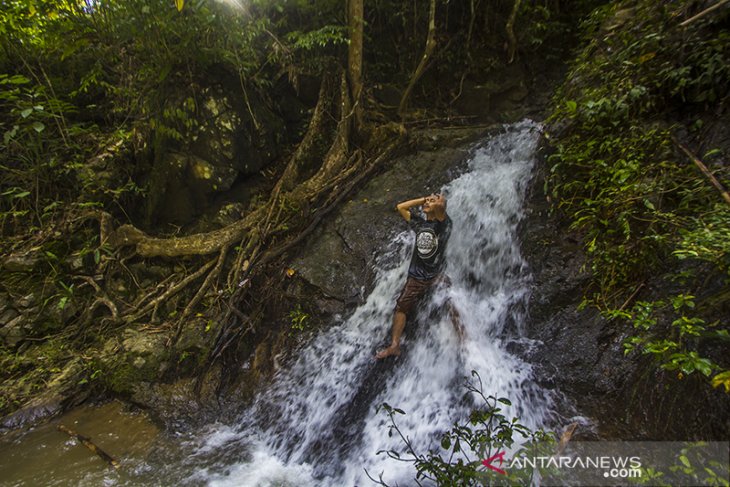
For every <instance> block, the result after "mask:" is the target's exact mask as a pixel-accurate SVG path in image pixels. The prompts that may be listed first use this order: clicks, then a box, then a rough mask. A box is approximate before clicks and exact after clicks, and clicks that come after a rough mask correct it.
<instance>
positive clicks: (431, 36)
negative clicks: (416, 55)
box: [398, 0, 436, 117]
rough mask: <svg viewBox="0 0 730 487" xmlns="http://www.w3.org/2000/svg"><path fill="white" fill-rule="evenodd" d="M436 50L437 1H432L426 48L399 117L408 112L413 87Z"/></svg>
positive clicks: (405, 93) (414, 73) (400, 107)
mask: <svg viewBox="0 0 730 487" xmlns="http://www.w3.org/2000/svg"><path fill="white" fill-rule="evenodd" d="M434 49H436V0H431V7H430V9H429V11H428V35H427V37H426V48H425V49H424V51H423V56H422V57H421V62H419V63H418V67H417V68H416V70H415V71H414V72H413V76H411V81H410V82H409V83H408V87H407V88H406V91H405V92H404V93H403V98H401V100H400V104H399V105H398V115H400V116H401V117H402V116H403V115H404V114H405V112H406V107H407V106H408V98H409V97H410V96H411V92H412V91H413V87H414V86H415V85H416V83H417V82H418V80H419V79H420V78H421V76H422V75H423V73H424V72H425V71H426V68H427V67H428V62H429V61H430V60H431V55H432V54H433V51H434Z"/></svg>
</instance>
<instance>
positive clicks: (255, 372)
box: [0, 0, 730, 425]
mask: <svg viewBox="0 0 730 487" xmlns="http://www.w3.org/2000/svg"><path fill="white" fill-rule="evenodd" d="M714 3H715V2H708V1H695V0H688V1H683V2H649V1H646V0H644V1H641V0H637V1H626V2H597V1H596V2H582V1H573V2H571V1H560V0H546V1H524V0H522V1H520V0H510V1H496V2H487V1H485V0H470V1H463V2H454V1H449V2H441V1H436V0H431V1H422V0H414V1H412V2H396V1H388V0H382V1H376V2H372V4H370V3H368V4H366V5H364V6H363V4H362V2H356V1H351V2H350V3H349V4H347V5H343V3H342V2H335V1H324V0H323V1H320V0H317V1H287V2H264V1H259V0H256V1H251V2H246V3H237V2H220V3H215V2H213V1H207V0H197V1H185V2H183V1H182V0H178V1H177V2H173V1H172V0H154V1H151V2H150V1H136V0H124V1H120V2H72V1H50V2H48V1H43V2H41V1H38V2H34V1H13V0H1V1H0V5H2V13H1V14H0V33H1V34H2V37H1V41H0V42H2V51H1V52H0V107H1V108H0V132H1V133H2V134H3V138H2V141H1V142H0V145H1V146H2V152H1V153H0V165H1V166H2V171H3V178H2V181H1V182H0V232H1V234H2V241H1V242H0V245H1V247H0V253H1V255H2V272H1V273H0V288H1V292H0V313H2V315H0V336H1V337H2V340H3V341H2V343H0V361H1V362H0V365H1V367H0V369H1V370H2V372H1V373H2V395H1V396H0V415H3V416H4V415H6V414H9V413H11V412H13V411H16V410H18V409H19V408H20V409H21V410H22V411H25V412H26V413H27V416H22V417H17V416H16V419H15V420H14V421H16V422H15V423H12V422H11V423H8V424H10V425H13V424H19V423H20V422H22V421H25V420H27V419H29V418H30V419H32V417H34V416H35V415H45V414H48V413H53V412H56V411H58V410H60V409H62V408H65V407H68V406H70V405H72V404H75V403H78V402H80V401H83V400H85V399H86V398H88V397H89V396H91V397H98V396H99V395H101V394H104V393H108V392H112V393H115V394H120V395H123V396H129V395H130V394H132V393H133V392H134V391H135V390H136V387H137V386H138V385H139V384H140V383H142V382H169V381H172V380H174V379H176V378H179V377H186V376H188V377H197V378H198V379H199V380H198V381H197V383H196V386H197V391H198V392H201V390H202V391H203V392H205V390H206V388H207V389H209V390H210V391H213V392H215V391H221V390H223V389H224V388H225V386H226V384H229V383H230V382H231V381H232V380H234V379H237V380H240V377H239V378H236V377H230V376H228V375H227V374H226V373H225V371H227V370H228V371H230V370H234V368H233V367H232V365H233V364H239V363H241V362H245V361H250V362H251V363H252V365H253V366H252V368H251V371H252V372H251V373H250V375H249V376H247V377H245V378H244V380H245V381H249V383H250V389H251V390H253V387H254V385H255V384H256V383H257V382H258V381H260V380H261V379H262V378H265V376H266V374H267V371H266V367H263V366H260V365H261V364H260V363H258V361H257V358H258V357H259V354H257V347H258V346H259V345H260V344H261V343H262V342H263V341H264V340H269V341H273V342H275V348H277V349H279V350H285V349H290V348H292V347H294V346H296V344H297V343H299V342H300V341H301V340H302V339H303V336H304V335H305V331H308V330H304V328H305V326H304V324H305V323H311V322H314V321H316V320H312V319H310V318H311V315H313V314H316V310H312V309H310V307H311V306H310V305H309V304H308V303H307V302H298V301H297V300H296V299H294V298H292V297H291V296H288V295H287V293H286V291H285V289H286V287H287V283H288V282H289V280H290V279H291V278H292V276H293V274H294V273H295V272H296V271H295V270H294V269H289V268H287V266H286V260H285V257H286V255H287V253H288V252H290V251H291V250H292V249H294V248H296V247H297V246H299V245H306V238H307V236H308V235H310V234H311V233H312V232H313V231H314V229H315V228H316V227H317V225H318V224H319V223H320V222H321V221H323V219H325V218H326V217H327V215H328V214H329V213H330V212H331V211H332V210H333V209H334V208H336V207H337V206H338V205H339V204H341V203H342V201H344V200H345V199H346V198H347V196H348V194H350V192H351V191H352V189H353V188H356V187H357V186H358V185H361V184H362V183H363V182H364V181H366V180H367V178H368V177H370V176H371V175H373V174H375V173H376V172H377V171H379V170H381V169H382V168H383V167H384V166H385V165H387V163H388V160H389V159H390V158H392V157H394V156H395V155H397V154H402V153H405V152H408V151H411V150H412V148H413V147H412V145H413V137H412V136H413V134H414V133H415V132H417V131H419V130H422V129H424V128H429V127H435V126H450V127H451V126H465V125H474V124H487V123H494V122H501V121H503V120H509V119H511V112H513V111H516V108H517V106H518V105H519V104H520V103H523V104H524V103H525V100H526V96H527V91H528V90H527V85H530V86H534V85H535V84H540V83H546V82H547V81H546V80H547V79H548V77H547V76H546V75H545V73H555V72H558V73H560V72H562V71H567V76H566V77H565V82H564V84H563V85H562V87H561V88H560V89H559V90H557V91H556V93H555V95H554V97H553V100H552V102H551V104H550V111H551V112H552V114H551V115H550V117H549V119H548V123H549V126H548V131H547V133H548V136H549V145H550V151H551V155H550V157H549V158H548V159H547V161H546V167H547V168H548V169H547V175H546V176H545V186H544V190H545V194H546V197H547V198H549V199H550V201H551V204H552V205H553V211H554V212H555V214H556V215H557V216H558V217H559V219H560V221H561V224H562V225H564V227H565V228H568V227H569V228H570V229H571V231H575V232H577V234H578V235H579V238H580V239H581V241H582V243H583V244H584V249H585V252H586V254H587V256H588V258H589V267H590V268H589V269H587V270H588V271H589V272H591V274H592V276H593V280H592V284H591V286H590V288H589V289H586V290H585V306H593V307H596V308H597V309H599V310H600V311H601V312H602V313H603V314H604V315H605V316H606V317H607V318H609V319H611V320H614V321H615V326H616V327H617V329H619V330H621V333H624V334H625V335H626V341H625V343H626V352H627V354H639V355H644V356H647V357H653V360H654V363H655V364H656V365H658V366H659V367H660V368H661V369H660V370H664V371H668V372H670V373H671V374H672V375H673V376H674V377H675V378H676V380H684V379H685V378H688V380H697V381H698V382H699V383H701V384H702V385H703V387H705V388H706V389H707V390H712V386H713V385H714V386H716V387H717V388H723V386H724V388H725V389H726V390H730V373H729V372H728V371H727V368H728V365H729V364H728V363H727V354H726V350H727V343H728V341H730V336H729V335H728V330H727V323H726V322H725V321H724V320H723V317H726V316H728V313H727V311H728V299H729V297H730V294H729V290H728V286H727V279H728V272H729V271H730V261H729V260H728V259H729V258H728V250H730V228H729V227H730V226H729V225H728V222H729V221H730V211H729V210H728V209H729V208H730V206H729V205H728V203H727V201H726V200H724V199H723V198H726V197H725V196H723V195H722V188H723V182H724V184H726V183H727V181H728V167H727V163H726V161H727V151H728V147H730V142H729V141H728V137H727V135H723V134H727V133H728V131H727V128H728V127H729V126H730V123H728V111H727V105H728V103H727V102H728V87H729V81H728V80H730V73H729V72H728V70H729V69H730V68H728V66H730V42H728V22H729V20H728V17H729V15H728V9H727V8H726V7H722V8H719V9H717V10H715V11H713V12H711V13H709V14H706V15H702V16H701V17H699V18H697V19H696V20H691V22H690V23H689V24H687V25H684V26H683V25H680V24H681V22H683V21H685V20H688V19H693V16H694V15H696V14H699V13H702V12H705V11H706V10H707V9H708V8H709V7H711V6H712V5H713V4H714ZM570 56H573V57H574V58H573V60H572V61H570V59H569V58H570ZM568 67H569V69H568ZM692 157H695V158H696V159H698V160H701V161H702V164H703V165H704V166H705V167H706V168H707V172H709V173H711V174H713V176H714V178H715V180H716V183H717V184H716V185H713V184H714V183H713V182H712V181H711V179H712V178H708V175H707V174H706V173H703V172H702V171H701V170H699V169H698V165H697V164H694V163H693V162H692ZM718 187H719V188H720V191H718ZM292 331H293V332H294V333H292ZM297 332H300V333H297ZM719 390H720V389H715V392H717V391H719Z"/></svg>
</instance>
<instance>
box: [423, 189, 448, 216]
mask: <svg viewBox="0 0 730 487" xmlns="http://www.w3.org/2000/svg"><path fill="white" fill-rule="evenodd" d="M445 210H446V198H444V195H442V194H436V193H434V194H431V195H430V196H426V202H425V203H424V204H423V211H424V212H426V213H427V214H429V213H433V212H439V211H445Z"/></svg>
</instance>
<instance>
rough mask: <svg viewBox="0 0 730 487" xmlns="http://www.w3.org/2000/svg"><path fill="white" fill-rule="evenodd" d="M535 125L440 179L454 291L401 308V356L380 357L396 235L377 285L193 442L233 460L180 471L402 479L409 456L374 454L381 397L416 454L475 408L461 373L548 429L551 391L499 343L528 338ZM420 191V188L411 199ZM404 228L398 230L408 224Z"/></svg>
mask: <svg viewBox="0 0 730 487" xmlns="http://www.w3.org/2000/svg"><path fill="white" fill-rule="evenodd" d="M539 129H540V127H539V125H537V124H536V123H534V122H531V121H523V122H520V123H518V124H515V125H512V126H509V127H507V129H506V131H505V132H504V133H502V134H501V135H497V136H495V137H493V138H492V139H491V140H489V141H488V142H487V143H485V144H483V145H482V146H481V147H478V148H477V149H475V150H474V151H473V154H472V156H471V159H470V160H469V161H468V165H467V168H466V170H465V172H464V173H463V174H462V175H461V176H459V177H458V178H456V179H454V180H453V181H451V182H450V183H449V184H448V185H446V186H445V187H444V188H443V190H444V191H445V193H446V194H447V195H448V213H449V215H450V217H451V219H452V220H453V232H452V236H451V239H450V241H449V244H448V248H447V253H446V260H447V267H446V273H447V275H448V276H449V277H450V279H451V281H452V285H451V287H450V288H449V289H439V290H437V291H436V292H435V293H434V294H433V296H432V297H430V298H429V299H428V300H427V302H424V303H423V304H422V306H421V307H420V309H419V311H418V313H417V314H416V316H411V317H409V320H408V324H407V326H406V334H405V338H404V341H403V346H402V349H403V354H402V355H401V356H400V357H399V358H397V359H388V360H387V362H380V363H379V362H377V361H375V360H374V358H373V354H374V351H375V347H376V346H377V345H380V344H382V343H383V339H384V338H385V337H386V336H388V335H389V330H390V325H391V319H392V310H393V305H394V301H395V297H396V296H397V294H398V292H399V290H400V287H401V286H402V284H403V282H404V281H405V276H406V272H407V266H408V261H409V255H410V248H411V246H412V240H413V237H412V235H410V233H409V232H408V231H407V230H404V231H403V232H402V233H401V234H399V235H398V236H397V237H396V238H395V239H394V241H393V243H392V245H391V247H390V250H389V252H386V253H385V254H384V255H383V256H382V257H381V258H380V259H379V260H378V262H377V263H376V268H377V271H378V272H377V278H376V283H375V287H374V289H373V291H372V293H371V294H370V296H368V298H367V300H366V302H365V303H364V304H363V305H362V306H360V307H359V308H358V309H357V310H356V311H355V312H354V314H353V315H352V316H351V317H349V318H348V319H347V320H345V321H343V322H341V323H337V324H334V325H333V326H331V327H330V328H329V329H327V330H326V331H325V332H323V333H321V334H320V335H319V336H317V337H315V338H314V339H313V340H312V342H311V343H310V344H309V345H307V347H305V348H304V349H303V350H302V351H301V352H300V354H299V356H298V358H297V359H296V360H295V361H294V362H293V363H292V364H291V365H290V366H288V367H287V368H286V369H285V370H282V371H280V372H279V373H278V375H277V377H276V378H275V380H274V382H273V384H272V385H271V386H270V387H269V388H268V389H267V390H265V391H262V392H261V393H260V394H259V395H258V398H257V399H256V401H255V403H254V405H253V406H252V407H251V408H250V409H249V410H248V411H247V412H246V413H245V414H244V415H243V417H242V419H241V422H240V424H238V425H237V426H235V427H219V428H217V429H214V430H213V431H212V432H211V433H210V434H209V435H208V436H207V438H206V440H205V444H204V445H203V446H202V447H200V451H205V450H210V449H211V448H227V447H229V446H230V445H235V444H245V445H247V446H248V448H247V449H248V450H249V454H248V455H247V457H246V459H245V460H242V461H240V462H233V463H227V464H226V465H225V466H221V465H219V466H218V467H217V468H211V469H208V470H203V471H199V472H197V473H196V474H194V475H193V477H190V478H189V479H188V480H190V481H192V482H193V483H197V482H201V481H202V482H204V483H209V484H211V485H235V486H257V487H260V486H266V485H296V486H301V485H332V486H351V485H369V484H371V482H370V480H368V478H367V476H366V474H365V469H367V471H368V472H370V473H371V474H372V475H374V476H377V475H379V474H381V473H383V478H384V480H385V481H387V482H388V483H391V484H394V483H395V482H401V483H404V484H406V485H407V484H409V479H412V478H413V475H414V472H413V471H412V469H411V465H410V464H405V463H401V462H396V461H393V460H391V459H388V458H387V457H386V456H385V455H377V452H378V451H380V450H388V449H391V448H395V449H400V448H401V447H402V444H400V440H399V439H397V438H396V436H395V435H394V436H393V437H389V436H388V434H387V433H388V422H387V417H386V416H385V415H383V414H382V413H381V414H376V411H375V409H376V406H377V405H378V404H381V403H383V402H387V403H389V404H391V405H393V406H396V407H398V408H400V409H403V410H404V411H405V412H406V413H407V414H406V415H405V416H398V424H399V427H400V428H401V430H402V431H403V433H404V434H405V435H407V436H408V437H409V438H410V439H411V440H412V442H413V444H414V445H417V446H420V447H421V448H422V450H423V451H425V450H427V449H428V448H429V447H435V446H436V445H438V438H439V435H440V434H441V433H443V432H444V431H446V430H448V429H450V427H451V426H452V425H453V423H454V422H455V421H458V420H460V419H463V418H464V417H466V415H467V414H468V412H469V405H468V404H464V402H463V401H461V400H460V398H461V397H462V395H463V392H464V390H463V388H462V386H461V384H462V379H463V378H464V377H466V376H469V375H470V373H471V371H472V370H475V371H477V372H478V373H479V375H480V376H481V380H482V383H483V390H484V392H485V393H487V394H495V395H498V396H502V397H508V398H509V399H510V400H511V402H512V406H511V407H508V408H507V410H506V411H505V412H506V415H507V416H508V417H511V416H512V415H516V416H519V417H520V419H521V422H522V423H523V424H525V425H527V426H529V427H539V426H542V425H544V424H545V422H546V420H547V418H548V415H549V412H550V407H551V403H550V399H549V395H548V394H547V393H546V392H544V391H542V390H541V389H540V388H539V387H538V386H536V385H535V384H534V383H533V382H531V368H530V365H529V364H527V363H524V362H523V361H521V360H520V359H519V358H518V357H516V356H514V355H512V354H511V353H509V352H508V351H507V348H508V347H507V345H508V344H509V343H510V342H515V341H524V340H525V339H524V338H522V337H521V327H522V324H523V321H524V308H525V306H524V305H525V301H526V299H527V297H528V280H529V273H528V271H527V269H526V265H525V262H524V260H523V259H522V257H521V255H520V251H519V244H518V241H517V237H516V229H517V224H518V222H519V220H520V218H521V215H522V205H523V200H524V195H525V191H526V189H527V185H528V182H529V180H530V174H531V171H532V167H533V165H534V159H535V151H536V148H537V144H538V139H539ZM413 196H418V195H413ZM404 228H405V225H404ZM447 298H450V299H452V302H453V303H454V305H455V306H456V308H457V309H458V310H459V312H460V314H461V318H462V321H463V324H464V327H465V329H466V334H467V337H466V340H465V341H464V343H459V340H458V337H457V335H456V333H455V331H454V329H453V327H452V324H451V321H450V319H449V315H448V313H445V312H443V304H444V302H445V300H446V299H447Z"/></svg>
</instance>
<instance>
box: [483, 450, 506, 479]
mask: <svg viewBox="0 0 730 487" xmlns="http://www.w3.org/2000/svg"><path fill="white" fill-rule="evenodd" d="M504 454H505V452H501V453H497V454H496V455H492V456H491V457H489V458H487V459H486V460H482V465H484V466H485V467H487V468H489V469H492V470H494V471H495V472H497V473H501V474H502V475H507V472H505V471H504V470H502V469H501V468H499V467H495V466H494V465H492V462H493V461H494V460H497V459H499V466H500V467H501V466H502V462H504Z"/></svg>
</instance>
